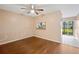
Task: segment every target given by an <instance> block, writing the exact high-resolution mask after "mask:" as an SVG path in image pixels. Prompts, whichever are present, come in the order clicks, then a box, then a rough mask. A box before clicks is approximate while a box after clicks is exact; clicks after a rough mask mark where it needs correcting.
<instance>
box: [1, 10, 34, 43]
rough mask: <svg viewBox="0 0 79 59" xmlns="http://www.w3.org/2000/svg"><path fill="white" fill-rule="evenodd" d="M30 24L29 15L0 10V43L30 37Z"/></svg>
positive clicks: (31, 31)
mask: <svg viewBox="0 0 79 59" xmlns="http://www.w3.org/2000/svg"><path fill="white" fill-rule="evenodd" d="M32 24H33V21H32V18H31V17H29V16H23V15H19V14H16V13H12V12H8V11H4V10H0V44H4V43H7V42H12V41H16V40H20V39H23V38H27V37H31V36H32V35H33V26H32Z"/></svg>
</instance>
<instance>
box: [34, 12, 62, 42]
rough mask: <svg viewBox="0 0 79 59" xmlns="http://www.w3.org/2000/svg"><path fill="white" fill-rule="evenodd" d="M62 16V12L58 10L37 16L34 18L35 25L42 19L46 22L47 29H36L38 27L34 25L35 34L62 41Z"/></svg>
mask: <svg viewBox="0 0 79 59" xmlns="http://www.w3.org/2000/svg"><path fill="white" fill-rule="evenodd" d="M61 16H62V14H61V12H60V11H56V12H53V13H48V14H45V15H40V16H38V17H36V18H35V20H34V21H35V25H36V24H37V23H38V22H40V21H42V22H46V30H40V29H36V27H34V28H35V33H34V35H35V36H36V37H40V38H43V39H47V40H51V41H56V42H61V25H60V20H61ZM35 25H34V26H35Z"/></svg>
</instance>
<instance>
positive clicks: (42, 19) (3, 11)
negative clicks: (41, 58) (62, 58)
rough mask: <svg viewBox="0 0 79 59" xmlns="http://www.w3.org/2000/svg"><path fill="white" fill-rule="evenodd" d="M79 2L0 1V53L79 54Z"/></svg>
mask: <svg viewBox="0 0 79 59" xmlns="http://www.w3.org/2000/svg"><path fill="white" fill-rule="evenodd" d="M78 53H79V4H0V54H78Z"/></svg>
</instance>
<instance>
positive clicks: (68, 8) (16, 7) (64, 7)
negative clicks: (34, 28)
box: [0, 4, 79, 17]
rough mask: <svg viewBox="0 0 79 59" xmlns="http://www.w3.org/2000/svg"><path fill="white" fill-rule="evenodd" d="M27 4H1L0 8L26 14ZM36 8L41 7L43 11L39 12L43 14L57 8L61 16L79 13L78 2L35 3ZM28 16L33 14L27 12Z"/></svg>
mask: <svg viewBox="0 0 79 59" xmlns="http://www.w3.org/2000/svg"><path fill="white" fill-rule="evenodd" d="M29 6H30V5H29V4H26V5H25V4H1V5H0V9H4V10H8V11H12V12H16V13H20V14H25V15H28V14H27V11H28V9H29ZM35 6H36V8H43V9H44V11H43V12H41V13H40V14H45V13H49V12H54V11H57V10H60V11H61V12H62V14H63V17H72V16H76V15H78V14H79V4H36V5H35ZM22 7H26V8H27V10H26V13H25V12H24V13H23V10H22V9H21V8H22ZM29 15H30V16H33V15H32V14H29Z"/></svg>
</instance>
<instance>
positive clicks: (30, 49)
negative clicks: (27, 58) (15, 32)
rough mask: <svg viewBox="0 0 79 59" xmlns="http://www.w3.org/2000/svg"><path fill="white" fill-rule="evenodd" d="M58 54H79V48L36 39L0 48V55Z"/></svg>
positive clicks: (32, 38)
mask: <svg viewBox="0 0 79 59" xmlns="http://www.w3.org/2000/svg"><path fill="white" fill-rule="evenodd" d="M53 53H56V54H59V53H79V48H76V47H71V46H67V45H63V44H60V43H56V42H53V41H48V40H44V39H41V38H37V37H30V38H26V39H23V40H19V41H15V42H11V43H8V44H4V45H1V46H0V54H53Z"/></svg>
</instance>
